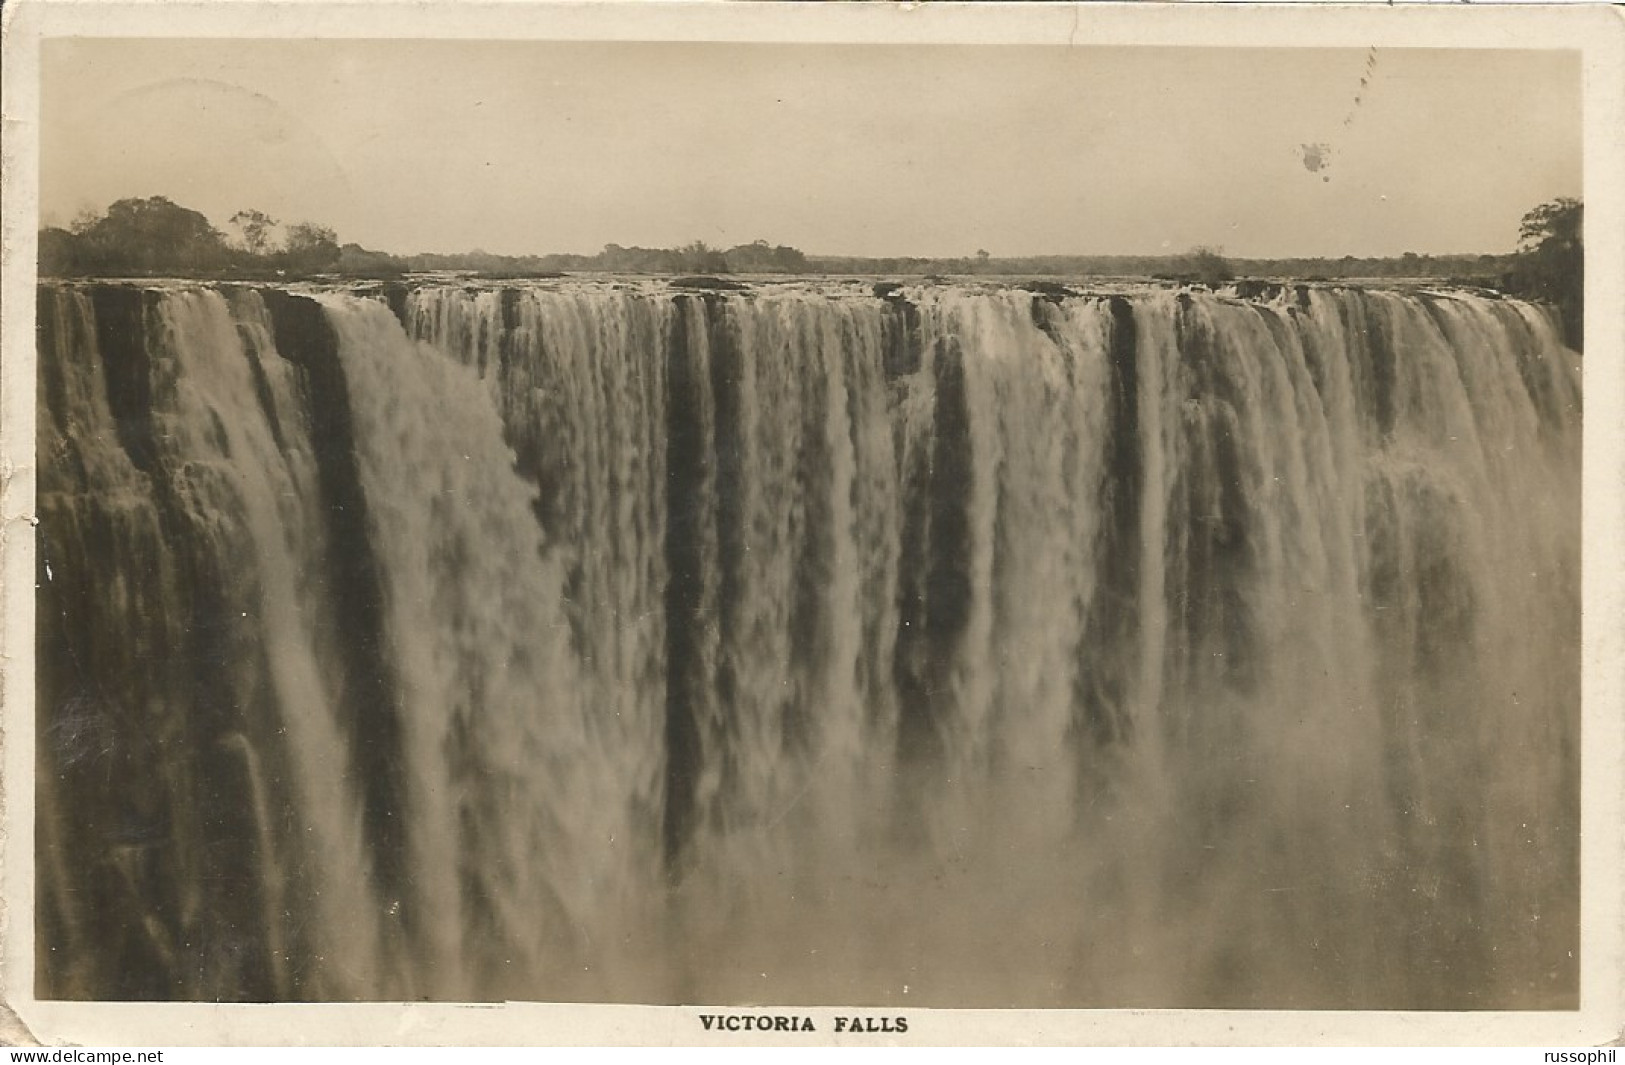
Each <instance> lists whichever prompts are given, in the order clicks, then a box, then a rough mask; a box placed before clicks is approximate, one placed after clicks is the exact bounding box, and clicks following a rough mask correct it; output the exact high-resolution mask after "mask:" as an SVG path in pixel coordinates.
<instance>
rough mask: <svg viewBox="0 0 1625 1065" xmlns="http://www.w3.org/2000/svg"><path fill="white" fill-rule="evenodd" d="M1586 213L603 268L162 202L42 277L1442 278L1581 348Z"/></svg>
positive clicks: (97, 229) (151, 203) (1210, 282)
mask: <svg viewBox="0 0 1625 1065" xmlns="http://www.w3.org/2000/svg"><path fill="white" fill-rule="evenodd" d="M1582 218H1583V207H1582V205H1581V203H1580V201H1579V200H1576V199H1569V198H1560V199H1556V200H1552V201H1551V202H1549V203H1543V204H1541V205H1540V206H1538V207H1536V208H1534V209H1533V210H1531V211H1530V212H1529V213H1528V214H1526V215H1525V216H1524V218H1523V224H1522V227H1521V229H1520V231H1519V237H1520V242H1519V247H1518V250H1517V251H1515V252H1514V253H1512V254H1509V255H1440V256H1435V255H1416V254H1414V253H1410V252H1407V253H1405V254H1404V255H1401V256H1398V257H1387V258H1356V257H1354V256H1352V255H1347V256H1343V257H1342V258H1340V259H1329V258H1307V259H1305V258H1296V259H1227V258H1225V257H1224V255H1223V254H1222V252H1221V251H1220V250H1218V249H1214V248H1206V247H1198V248H1193V249H1191V250H1190V251H1189V252H1186V253H1184V254H1183V255H1161V256H1121V255H1118V256H1099V255H1096V256H1077V255H1055V256H1027V257H1021V258H997V257H995V256H993V255H991V254H990V253H989V252H987V251H986V250H979V251H978V252H977V253H976V254H975V256H963V257H958V258H918V257H915V258H860V257H852V256H809V255H807V254H805V253H803V252H802V251H800V250H799V249H797V248H792V247H788V246H786V245H771V244H769V243H768V242H767V241H765V240H758V241H754V242H752V243H750V244H740V245H736V246H735V247H732V248H728V249H725V250H724V249H721V248H713V247H710V246H709V245H707V244H706V243H705V242H703V241H693V242H691V243H689V244H686V245H684V246H682V247H679V248H640V247H622V246H621V245H619V244H607V245H605V246H604V249H603V250H602V251H601V252H599V253H597V254H596V255H563V254H554V255H523V256H515V255H493V254H490V253H487V252H482V251H473V252H466V253H459V254H419V255H411V256H405V257H402V256H394V255H389V254H386V253H384V252H378V251H371V250H368V249H366V248H363V247H361V246H360V245H359V244H341V243H339V238H338V235H337V234H336V233H335V232H334V231H333V230H332V229H330V228H328V227H327V226H324V225H319V224H317V223H313V222H299V223H295V224H291V225H284V224H282V223H280V222H278V221H277V220H276V219H274V218H272V217H270V216H269V215H267V214H265V213H264V212H262V211H259V210H253V209H245V210H241V211H238V212H237V213H236V214H234V215H232V217H231V219H230V221H229V223H228V226H229V229H230V231H231V232H230V234H229V235H228V234H227V233H225V232H222V231H221V230H219V229H217V228H215V226H214V225H213V224H212V223H210V221H209V220H208V218H206V217H205V216H204V215H202V214H201V213H199V212H197V211H194V210H191V209H189V208H186V207H182V206H180V205H179V204H176V203H174V202H173V201H171V200H169V199H166V198H165V197H162V196H152V197H148V198H145V199H139V198H137V199H125V200H119V201H117V202H116V203H114V204H112V205H111V206H110V207H108V209H107V211H106V213H105V214H102V215H87V216H84V217H82V218H80V219H78V220H76V221H75V222H74V224H73V225H72V226H70V227H69V228H67V229H62V228H54V227H53V228H47V229H44V230H42V231H41V232H40V235H39V236H40V244H39V270H40V274H41V275H43V276H56V277H131V276H133V277H155V276H182V277H222V278H289V277H310V276H318V275H322V276H328V275H336V276H340V277H373V278H378V277H397V276H399V275H401V274H402V273H405V272H407V271H409V270H412V271H426V270H463V271H473V272H478V273H483V274H488V275H489V274H495V275H508V276H527V275H528V276H538V275H549V274H552V275H556V274H558V273H560V272H563V271H605V272H613V273H649V274H677V275H705V276H711V277H714V276H716V275H720V274H798V275H807V274H833V275H868V276H873V275H914V276H925V277H931V276H944V275H971V276H976V275H983V276H1014V277H1034V276H1039V277H1041V276H1046V275H1049V276H1065V277H1084V276H1113V277H1151V278H1159V279H1163V280H1171V281H1178V282H1182V283H1187V284H1200V285H1207V286H1209V287H1216V286H1218V285H1221V284H1225V283H1228V282H1230V281H1233V280H1234V279H1235V278H1236V277H1238V276H1242V277H1254V278H1257V277H1275V278H1295V279H1299V280H1305V281H1314V280H1331V279H1334V278H1339V279H1340V278H1381V277H1404V278H1440V279H1447V280H1450V281H1454V282H1458V283H1465V284H1476V285H1481V286H1484V287H1487V288H1496V289H1500V290H1502V291H1505V292H1509V293H1513V294H1515V295H1518V296H1521V297H1524V298H1528V299H1532V300H1538V301H1541V302H1544V303H1548V304H1550V305H1551V306H1553V307H1554V308H1556V309H1557V312H1558V316H1559V319H1560V321H1561V323H1562V326H1563V331H1564V335H1565V338H1566V339H1567V341H1568V343H1569V344H1570V345H1571V346H1573V347H1576V348H1578V347H1579V346H1580V340H1581V337H1580V330H1581V325H1582V322H1583V318H1584V283H1585V250H1584V245H1583V240H1582V232H1581V230H1582V225H1581V223H1582Z"/></svg>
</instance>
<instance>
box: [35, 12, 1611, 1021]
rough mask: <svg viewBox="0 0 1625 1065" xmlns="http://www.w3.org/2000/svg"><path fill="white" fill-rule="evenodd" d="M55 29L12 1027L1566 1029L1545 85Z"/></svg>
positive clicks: (1150, 60) (1030, 49) (1155, 51)
mask: <svg viewBox="0 0 1625 1065" xmlns="http://www.w3.org/2000/svg"><path fill="white" fill-rule="evenodd" d="M40 62H41V67H40V69H41V113H40V117H41V127H40V170H39V173H40V188H39V211H38V213H39V236H38V259H37V262H38V274H39V276H38V281H37V286H36V308H35V310H36V335H37V348H36V352H37V365H36V371H35V373H36V387H37V393H36V401H35V402H36V409H37V421H36V432H37V436H36V447H37V462H38V470H39V473H38V484H37V502H36V508H37V516H38V526H37V529H36V530H35V536H36V539H35V544H36V560H35V561H36V569H37V576H36V591H35V593H34V610H35V617H36V621H35V651H36V656H37V657H36V662H35V666H34V682H35V685H36V693H35V695H36V699H35V711H34V712H35V726H34V727H35V732H34V736H35V743H34V749H35V763H36V764H35V781H34V793H33V794H34V802H35V814H34V832H35V835H34V863H35V878H34V885H33V900H32V901H33V918H32V919H33V926H34V933H33V934H34V953H33V959H32V960H33V980H34V994H35V996H36V997H37V998H39V999H41V1000H63V1001H132V1000H139V1001H149V1000H157V1001H172V1002H280V1003H293V1002H368V1001H377V1002H502V1001H514V1000H517V1001H531V1002H580V1003H624V1004H652V1005H684V1004H692V1005H702V1006H706V1007H708V1008H707V1009H706V1011H705V1014H704V1017H705V1018H706V1019H707V1021H708V1023H705V1024H704V1028H705V1030H706V1031H710V1030H711V1029H712V1028H713V1027H715V1028H716V1029H717V1030H719V1031H734V1030H745V1031H749V1030H752V1029H753V1028H755V1029H763V1030H768V1029H771V1030H773V1031H788V1032H794V1031H798V1030H800V1028H799V1025H800V1023H802V1022H807V1023H811V1018H812V1015H811V1014H804V1013H797V1012H796V1011H795V1010H794V1009H791V1010H789V1011H788V1012H780V1013H777V1014H771V1013H770V1014H768V1015H767V1019H766V1020H762V1019H761V1018H758V1017H757V1015H755V1014H752V1013H748V1012H746V1013H741V1012H739V1011H740V1010H743V1009H745V1008H747V1007H758V1006H781V1007H802V1008H812V1007H824V1006H830V1005H831V1004H850V1005H852V1006H854V1007H858V1008H860V1009H868V1011H869V1012H868V1013H866V1014H861V1015H858V1014H855V1015H853V1016H851V1017H848V1016H846V1015H845V1014H843V1015H842V1021H843V1024H842V1027H841V1028H840V1029H839V1031H842V1032H862V1033H872V1034H874V1035H879V1036H888V1037H889V1036H902V1035H906V1034H908V1033H910V1032H913V1033H915V1034H916V1035H917V1034H918V1033H920V1031H921V1022H920V1021H919V1019H918V1018H917V1017H913V1016H912V1012H913V1011H916V1010H930V1009H937V1008H953V1009H968V1008H990V1007H992V1008H1020V1009H1040V1008H1041V1009H1054V1008H1066V1009H1079V1008H1088V1009H1099V1008H1168V1009H1199V1008H1200V1009H1209V1008H1228V1009H1264V1010H1450V1011H1455V1010H1486V1011H1487V1010H1518V1011H1553V1010H1555V1011H1572V1010H1577V1009H1578V1008H1579V1007H1580V1005H1581V966H1582V961H1583V951H1582V949H1581V947H1582V944H1581V939H1582V937H1581V916H1582V912H1581V910H1582V907H1581V899H1582V896H1581V887H1582V877H1581V863H1582V854H1581V846H1580V842H1581V834H1580V825H1581V806H1582V802H1581V779H1582V776H1581V772H1580V763H1581V759H1582V751H1583V748H1582V742H1581V741H1582V732H1583V730H1582V727H1581V725H1582V722H1581V691H1582V669H1581V662H1582V659H1581V601H1582V596H1583V591H1584V585H1583V584H1582V567H1581V514H1582V507H1581V503H1582V477H1581V475H1582V461H1581V460H1582V430H1583V427H1584V419H1583V414H1582V409H1583V403H1582V375H1583V371H1584V367H1585V360H1586V355H1585V351H1586V347H1587V345H1586V341H1587V340H1588V339H1590V338H1589V337H1588V336H1587V334H1586V332H1585V322H1586V319H1585V307H1584V301H1583V296H1584V279H1585V265H1586V257H1585V243H1584V241H1585V237H1586V236H1587V235H1588V232H1589V231H1588V230H1587V229H1586V228H1585V225H1584V219H1585V206H1584V204H1585V196H1586V193H1587V192H1588V191H1590V190H1588V189H1587V188H1585V187H1583V184H1582V152H1581V145H1582V142H1583V140H1584V137H1583V129H1582V123H1581V118H1582V113H1581V99H1582V80H1581V74H1582V65H1581V57H1580V54H1579V53H1577V52H1573V51H1565V50H1533V49H1531V50H1513V49H1504V48H1503V49H1494V50H1477V51H1467V50H1448V49H1437V48H1431V49H1422V48H1388V47H1369V46H1368V47H1347V48H1343V47H1339V48H1317V49H1287V48H1268V47H1261V48H1249V49H1234V48H1232V49H1216V48H1215V49H1202V48H1188V47H1184V48H1176V47H1164V46H1156V47H1150V46H1132V47H1131V46H1110V47H1106V46H1097V47H1065V48H1063V47H1052V46H1040V45H1019V46H1016V45H1012V46H993V45H920V44H914V45H908V46H900V45H886V44H799V43H798V44H788V43H765V42H749V43H717V42H689V41H684V42H664V43H652V42H607V41H585V42H564V41H461V42H451V41H427V40H400V41H381V40H256V39H241V40H207V41H203V40H188V39H183V38H180V37H175V38H156V39H147V40H136V39H112V38H109V39H100V40H97V39H84V38H71V39H60V40H47V41H45V42H44V44H43V47H42V50H41V59H40ZM423 69H434V70H438V71H442V72H451V73H454V74H455V75H456V77H453V78H448V79H447V84H446V85H445V86H443V87H441V88H437V89H434V90H428V89H416V90H414V89H412V88H411V86H412V85H413V84H414V83H415V81H416V79H417V72H418V71H421V70H423ZM155 71H161V72H162V73H154V72H155ZM1148 85H1154V86H1157V89H1156V91H1148V90H1147V89H1146V86H1148ZM406 104H409V106H403V105H406ZM1152 130H1154V131H1155V134H1154V135H1149V134H1148V131H1152ZM1509 144H1516V145H1517V146H1518V151H1517V152H1516V153H1515V154H1513V155H1509V154H1508V153H1507V145H1509ZM747 1017H748V1018H753V1019H750V1020H746V1019H741V1018H747ZM729 1018H734V1020H730V1019H729ZM775 1018H776V1019H775ZM826 1021H828V1022H829V1023H833V1020H832V1018H825V1017H824V1016H822V1015H819V1016H818V1017H817V1018H816V1024H815V1025H814V1027H813V1029H809V1030H816V1028H818V1027H824V1026H826Z"/></svg>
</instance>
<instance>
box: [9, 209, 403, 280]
mask: <svg viewBox="0 0 1625 1065" xmlns="http://www.w3.org/2000/svg"><path fill="white" fill-rule="evenodd" d="M228 224H229V227H230V232H229V233H227V232H223V231H222V230H220V229H217V228H216V227H215V226H214V224H213V223H212V222H210V221H209V219H208V218H207V217H206V216H204V215H203V214H202V213H201V212H199V211H194V210H192V209H191V208H188V207H182V206H181V205H179V204H177V203H175V202H174V201H172V200H170V199H168V198H167V197H164V196H149V197H145V198H140V197H137V198H132V199H124V200H118V201H117V202H115V203H113V204H112V205H111V206H109V207H108V208H107V210H106V212H105V213H103V214H99V215H98V214H94V213H91V214H85V215H82V216H81V217H79V218H78V219H76V220H75V221H74V222H73V223H72V224H71V225H70V226H68V227H67V228H62V227H47V228H45V229H42V230H40V234H39V272H40V273H41V274H42V275H45V276H51V277H159V276H181V277H245V278H252V277H289V276H296V277H297V276H308V275H312V274H322V273H335V274H343V275H347V276H359V277H388V276H396V275H399V274H401V273H402V272H404V270H405V264H404V263H402V262H401V261H400V260H398V259H396V258H394V257H393V256H390V255H385V254H383V253H382V252H374V251H368V250H367V249H366V248H363V247H361V246H360V245H359V244H340V243H339V239H338V234H337V233H335V232H334V231H333V230H332V228H331V227H328V226H325V225H321V224H319V223H316V222H295V223H291V224H286V225H285V224H283V223H281V222H279V221H277V220H276V219H274V218H272V217H271V216H270V215H268V214H266V213H264V212H263V211H258V210H253V209H246V210H242V211H238V212H237V213H236V214H234V215H232V216H231V220H230V222H229V223H228Z"/></svg>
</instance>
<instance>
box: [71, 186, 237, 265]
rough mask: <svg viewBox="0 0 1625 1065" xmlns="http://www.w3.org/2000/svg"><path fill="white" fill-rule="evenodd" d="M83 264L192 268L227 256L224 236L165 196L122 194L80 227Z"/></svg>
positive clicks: (222, 260)
mask: <svg viewBox="0 0 1625 1065" xmlns="http://www.w3.org/2000/svg"><path fill="white" fill-rule="evenodd" d="M77 235H78V237H79V240H80V252H81V259H82V262H81V265H82V266H84V267H87V268H89V269H90V270H92V271H96V272H102V273H147V274H150V273H192V272H196V271H199V270H211V269H216V268H218V267H219V266H221V265H223V264H224V262H225V260H226V243H225V238H224V237H222V236H221V234H220V232H219V231H218V230H216V229H215V228H214V226H212V225H210V224H209V220H208V219H207V218H205V217H204V216H203V215H201V214H199V213H198V212H197V211H193V210H190V209H189V208H186V207H181V206H179V205H178V204H176V203H174V202H172V201H170V200H169V199H167V198H165V197H163V196H150V197H148V198H146V199H127V200H119V201H117V202H116V203H114V204H113V205H112V206H110V207H108V209H107V213H106V214H105V215H103V216H102V217H101V218H98V219H96V220H95V221H93V222H90V223H88V224H85V225H84V226H83V227H82V228H80V229H79V230H78V233H77Z"/></svg>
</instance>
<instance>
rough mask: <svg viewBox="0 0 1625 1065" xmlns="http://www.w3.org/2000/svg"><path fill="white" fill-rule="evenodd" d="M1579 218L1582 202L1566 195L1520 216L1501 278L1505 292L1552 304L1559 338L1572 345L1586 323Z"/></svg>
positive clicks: (1581, 219) (1581, 221)
mask: <svg viewBox="0 0 1625 1065" xmlns="http://www.w3.org/2000/svg"><path fill="white" fill-rule="evenodd" d="M1584 221H1585V207H1584V205H1583V204H1581V202H1580V201H1579V200H1577V199H1573V198H1571V197H1568V196H1562V197H1559V198H1557V199H1555V200H1551V201H1549V202H1547V203H1543V204H1541V205H1540V206H1539V207H1536V208H1534V209H1533V210H1531V211H1530V212H1529V213H1528V214H1526V215H1524V216H1523V222H1522V224H1521V225H1520V226H1519V227H1518V253H1517V255H1516V256H1515V258H1514V262H1513V266H1512V269H1511V270H1510V271H1509V272H1508V274H1507V277H1506V279H1505V287H1506V288H1508V289H1509V290H1510V291H1512V292H1515V293H1518V294H1519V295H1524V296H1529V297H1531V298H1533V299H1538V300H1542V301H1545V302H1547V303H1550V304H1551V305H1552V306H1554V307H1555V308H1556V309H1557V312H1558V317H1559V319H1560V321H1561V322H1562V326H1563V334H1564V339H1565V340H1566V341H1567V342H1568V343H1569V344H1570V345H1571V346H1573V347H1574V348H1576V349H1578V348H1579V347H1580V344H1581V340H1582V338H1581V330H1582V326H1583V325H1584V321H1585V242H1584V238H1583V229H1584Z"/></svg>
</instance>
